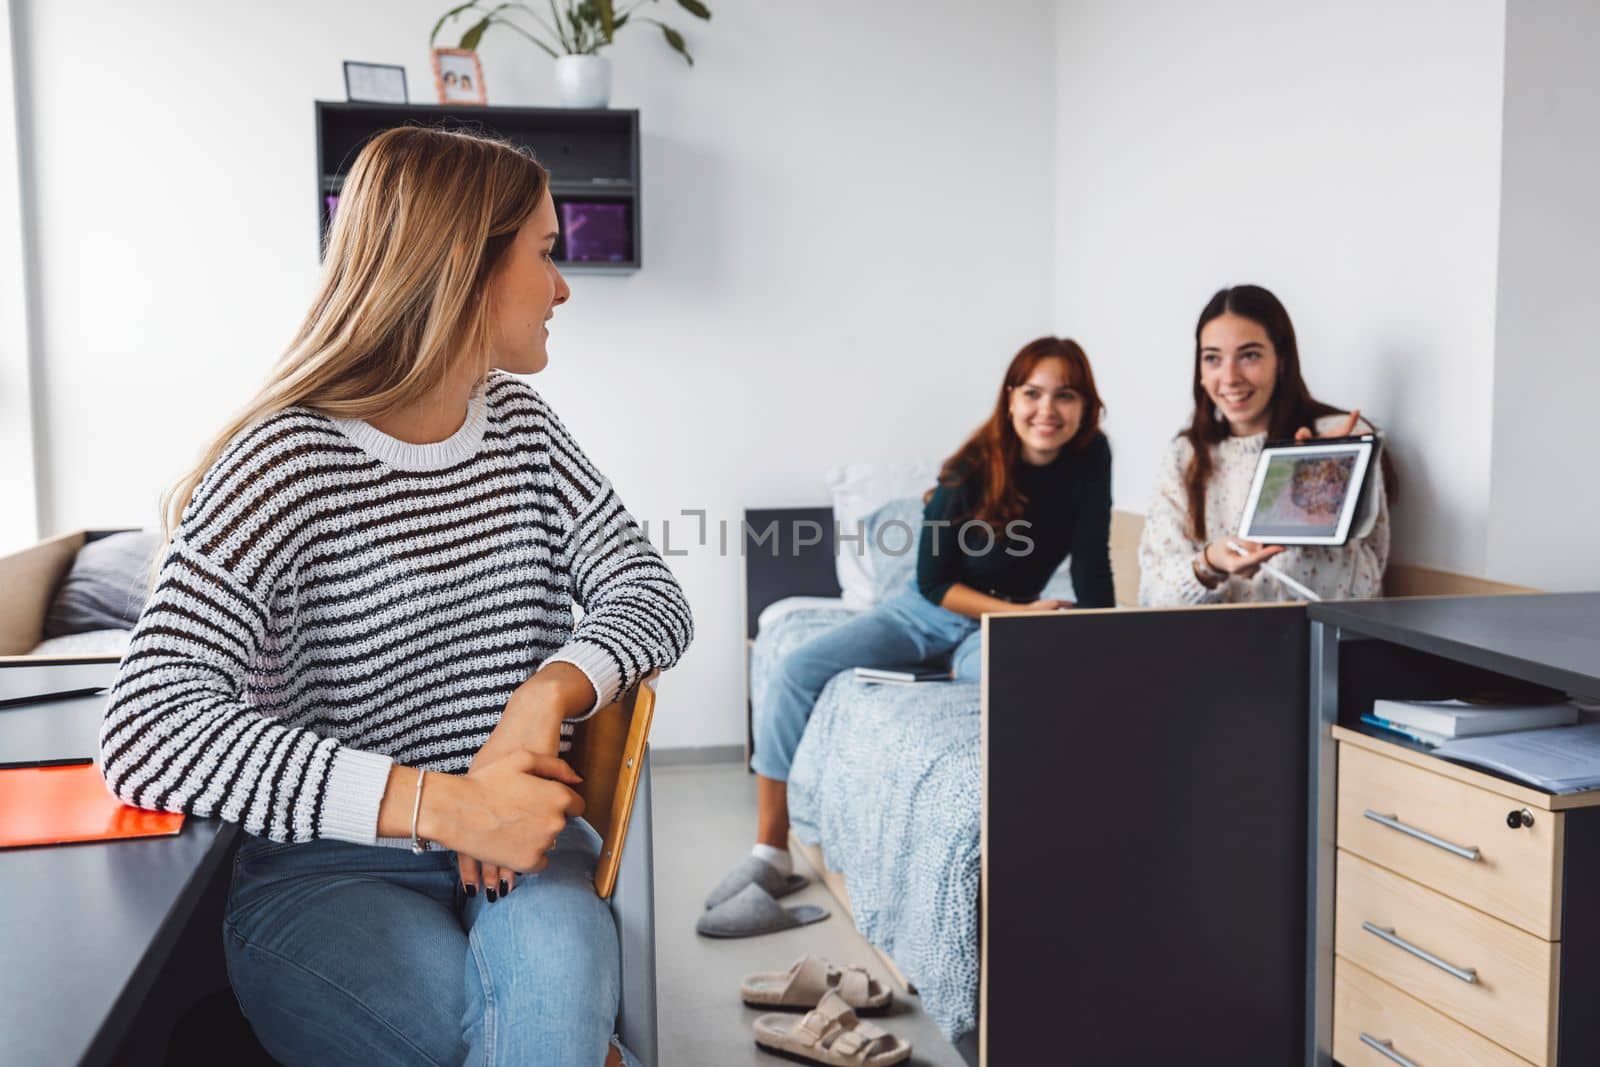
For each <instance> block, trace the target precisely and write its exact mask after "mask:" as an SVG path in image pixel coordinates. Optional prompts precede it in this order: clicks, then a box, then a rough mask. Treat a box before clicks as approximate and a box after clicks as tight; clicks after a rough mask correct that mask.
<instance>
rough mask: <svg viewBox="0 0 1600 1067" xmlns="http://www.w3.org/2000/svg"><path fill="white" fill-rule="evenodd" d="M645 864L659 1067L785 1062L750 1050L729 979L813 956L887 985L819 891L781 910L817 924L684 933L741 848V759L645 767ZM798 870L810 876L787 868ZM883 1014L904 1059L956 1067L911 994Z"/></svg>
mask: <svg viewBox="0 0 1600 1067" xmlns="http://www.w3.org/2000/svg"><path fill="white" fill-rule="evenodd" d="M652 783H653V789H654V814H655V860H656V970H657V1010H658V1013H659V1015H660V1024H659V1025H660V1041H661V1064H662V1067H681V1065H688V1064H714V1065H716V1067H740V1065H743V1064H749V1065H751V1067H776V1065H778V1064H781V1063H784V1062H786V1061H784V1060H781V1059H778V1058H777V1057H774V1056H771V1055H768V1054H767V1053H764V1052H762V1051H761V1050H760V1049H758V1048H756V1046H755V1042H754V1040H753V1038H752V1034H751V1029H750V1024H751V1021H752V1020H754V1019H755V1018H756V1017H757V1016H758V1015H760V1014H761V1013H760V1012H758V1011H756V1010H754V1009H752V1008H746V1007H745V1006H744V1004H743V1003H742V1002H741V1001H740V999H739V980H740V979H741V978H742V977H743V976H744V975H745V974H747V973H749V972H751V971H782V970H786V969H787V968H788V966H789V965H790V964H791V963H793V962H794V961H795V960H796V959H797V958H798V957H800V956H803V955H805V954H806V953H815V954H816V955H819V956H822V957H824V958H825V959H828V960H831V961H833V962H835V963H838V964H860V965H862V966H864V967H866V968H867V969H868V970H869V971H871V972H872V974H873V976H874V977H875V978H877V979H878V980H879V981H880V982H891V981H892V979H891V978H890V976H889V974H888V973H887V972H886V971H885V969H884V967H883V965H882V964H881V963H880V962H879V960H878V957H877V956H876V955H875V954H874V953H873V952H872V949H871V948H870V947H869V946H868V945H867V943H866V941H865V940H864V939H863V938H862V937H861V935H860V934H858V933H857V932H856V930H855V927H854V926H853V925H852V924H851V923H850V920H849V917H848V916H846V915H841V914H839V906H838V903H837V902H836V901H835V900H834V899H833V897H832V896H831V895H830V894H829V893H828V891H827V890H826V889H824V888H822V886H821V884H820V883H815V882H814V884H812V885H810V886H807V887H806V888H805V889H803V890H801V891H800V892H799V893H796V894H795V895H794V896H793V897H792V898H785V900H784V903H785V904H817V905H820V906H822V907H824V908H826V909H827V910H828V911H829V912H830V913H832V914H830V915H829V917H828V918H827V919H824V920H823V921H822V922H820V923H815V924H813V925H810V926H805V927H801V928H800V929H798V930H786V931H784V932H783V933H779V934H768V935H766V936H764V937H752V938H745V939H741V940H737V941H718V940H713V939H710V938H703V937H700V936H699V935H698V934H696V933H695V932H694V920H695V919H696V918H697V917H698V916H699V914H700V912H701V910H702V909H703V908H704V906H705V894H706V891H707V890H708V889H710V888H711V886H712V885H713V884H715V883H716V881H717V880H718V879H720V878H721V877H722V875H723V874H724V873H725V872H726V871H727V870H728V868H730V867H732V866H733V865H734V864H735V863H736V862H738V860H739V859H740V858H741V857H743V856H744V855H746V854H747V853H748V852H749V851H750V845H751V833H752V830H753V827H754V826H755V779H754V778H753V777H752V776H751V775H749V774H747V773H746V772H745V770H744V767H743V765H742V763H740V764H730V763H719V764H709V765H701V766H675V767H659V766H658V767H656V768H655V770H654V774H653V776H652ZM798 868H799V869H800V871H801V873H803V874H808V875H809V874H811V873H812V872H811V871H809V870H807V869H806V868H805V866H804V861H803V860H801V861H798ZM895 997H896V1005H895V1009H894V1011H893V1012H892V1013H891V1014H889V1015H888V1016H886V1017H883V1018H879V1019H874V1020H872V1021H873V1022H876V1023H878V1024H879V1025H881V1026H883V1027H884V1028H885V1029H887V1030H889V1031H890V1032H892V1033H895V1034H898V1035H899V1036H900V1037H902V1038H904V1039H905V1040H907V1041H909V1042H911V1045H912V1047H913V1049H914V1053H913V1055H912V1057H911V1060H910V1062H911V1063H914V1064H919V1065H926V1067H965V1065H966V1060H964V1059H963V1058H962V1056H961V1055H960V1054H959V1053H958V1052H957V1051H956V1049H955V1048H954V1047H953V1046H952V1045H951V1044H950V1042H948V1041H946V1040H945V1039H944V1037H943V1036H942V1035H941V1034H940V1033H939V1030H938V1027H936V1026H934V1024H933V1021H932V1020H931V1019H929V1018H928V1017H927V1016H926V1015H924V1014H923V1013H922V1008H921V1006H920V1005H919V1004H918V1002H917V999H916V998H915V997H908V996H905V995H904V994H903V991H902V990H900V989H898V988H897V989H896V990H895Z"/></svg>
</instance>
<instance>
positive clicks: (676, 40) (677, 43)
mask: <svg viewBox="0 0 1600 1067" xmlns="http://www.w3.org/2000/svg"><path fill="white" fill-rule="evenodd" d="M656 25H658V26H660V27H661V34H662V36H664V37H665V38H666V39H667V43H668V44H670V45H671V46H672V48H673V50H674V51H675V52H677V53H678V54H679V55H680V56H682V57H683V58H684V59H686V60H687V61H688V63H689V66H691V67H692V66H694V57H693V56H691V55H690V54H689V50H688V49H687V48H685V47H684V46H683V34H681V33H679V32H678V31H677V30H675V29H673V28H672V27H671V26H668V25H667V24H666V23H664V22H658V23H656Z"/></svg>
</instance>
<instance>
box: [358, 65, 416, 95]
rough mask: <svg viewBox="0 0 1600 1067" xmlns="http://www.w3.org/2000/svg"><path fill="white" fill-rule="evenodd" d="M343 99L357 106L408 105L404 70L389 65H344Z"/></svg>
mask: <svg viewBox="0 0 1600 1067" xmlns="http://www.w3.org/2000/svg"><path fill="white" fill-rule="evenodd" d="M344 98H345V99H346V100H348V101H350V102H351V103H361V104H409V103H410V102H411V98H410V97H409V96H408V95H407V93H406V68H404V67H397V66H395V65H394V64H392V63H357V62H355V61H354V60H351V59H347V60H345V61H344Z"/></svg>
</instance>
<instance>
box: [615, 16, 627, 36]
mask: <svg viewBox="0 0 1600 1067" xmlns="http://www.w3.org/2000/svg"><path fill="white" fill-rule="evenodd" d="M627 24H628V16H627V15H623V16H622V17H621V18H619V19H617V21H616V22H614V23H612V24H611V30H612V32H613V33H615V32H616V31H617V30H620V29H622V27H624V26H626V25H627Z"/></svg>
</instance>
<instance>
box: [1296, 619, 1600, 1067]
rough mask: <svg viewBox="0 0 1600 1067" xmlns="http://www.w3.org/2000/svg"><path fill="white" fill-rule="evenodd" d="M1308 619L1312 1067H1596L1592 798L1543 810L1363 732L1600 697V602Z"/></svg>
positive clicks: (1475, 775) (1596, 871) (1599, 853)
mask: <svg viewBox="0 0 1600 1067" xmlns="http://www.w3.org/2000/svg"><path fill="white" fill-rule="evenodd" d="M1307 614H1308V616H1309V618H1310V620H1311V636H1310V640H1311V650H1310V651H1311V681H1312V685H1311V715H1310V719H1311V723H1310V727H1311V728H1310V736H1311V761H1310V768H1309V770H1310V775H1309V778H1310V790H1309V796H1308V803H1309V838H1310V841H1309V843H1310V849H1309V864H1308V876H1309V887H1310V892H1309V898H1310V899H1309V907H1308V914H1307V923H1306V926H1307V931H1308V943H1307V955H1308V964H1309V966H1308V968H1307V988H1306V1018H1307V1042H1306V1052H1305V1058H1304V1062H1305V1063H1306V1064H1308V1067H1327V1065H1329V1064H1332V1063H1335V1062H1348V1063H1350V1064H1352V1065H1354V1064H1357V1063H1359V1064H1367V1063H1379V1062H1383V1063H1389V1062H1401V1060H1399V1059H1396V1058H1395V1056H1394V1055H1392V1054H1391V1053H1398V1054H1400V1055H1401V1056H1402V1057H1404V1055H1405V1054H1406V1053H1407V1052H1409V1053H1410V1054H1411V1055H1413V1056H1415V1057H1416V1059H1417V1061H1418V1062H1423V1063H1438V1062H1445V1063H1462V1062H1475V1063H1489V1062H1494V1063H1503V1062H1515V1063H1517V1064H1534V1065H1536V1067H1557V1065H1559V1067H1573V1065H1579V1067H1587V1065H1590V1064H1594V1063H1600V1016H1596V1014H1595V1011H1594V1005H1595V1004H1596V1002H1597V1001H1600V912H1597V911H1596V909H1595V908H1594V907H1593V906H1592V904H1591V901H1592V900H1593V898H1594V892H1595V886H1596V885H1597V884H1600V795H1597V794H1567V795H1562V796H1551V795H1550V794H1546V793H1543V792H1542V791H1539V790H1535V789H1531V788H1530V787H1527V786H1524V785H1522V784H1520V783H1516V782H1511V781H1508V780H1505V779H1503V778H1499V777H1496V776H1494V775H1491V774H1489V773H1487V772H1482V771H1479V770H1478V769H1476V768H1472V767H1468V766H1463V765H1457V764H1452V763H1449V762H1447V761H1445V760H1442V759H1439V758H1438V757H1436V756H1433V755H1432V754H1431V753H1429V752H1427V751H1425V750H1420V749H1419V748H1417V747H1416V746H1412V745H1410V744H1408V743H1405V742H1397V741H1392V740H1389V739H1387V738H1380V737H1376V736H1373V735H1372V733H1371V732H1370V731H1368V730H1367V729H1366V728H1364V727H1363V726H1362V724H1361V723H1360V716H1361V715H1362V714H1363V713H1365V712H1368V711H1371V710H1372V706H1373V701H1374V700H1375V699H1379V698H1394V699H1402V700H1406V699H1437V698H1440V697H1449V696H1458V695H1461V694H1463V693H1471V692H1481V691H1492V692H1499V693H1507V694H1516V693H1518V692H1519V691H1528V692H1529V694H1530V695H1544V696H1560V695H1561V694H1562V693H1567V692H1571V693H1576V694H1580V695H1587V696H1600V594H1596V593H1573V594H1559V595H1543V596H1505V597H1467V598H1440V599H1417V600H1404V601H1372V602H1366V603H1342V604H1332V603H1330V604H1313V605H1311V606H1310V607H1309V608H1308V609H1307ZM1533 687H1543V692H1540V693H1533ZM1519 809H1521V810H1522V813H1523V815H1524V816H1525V817H1526V821H1525V822H1522V823H1520V824H1512V823H1510V822H1509V820H1510V818H1511V817H1512V816H1513V815H1515V814H1517V812H1518V810H1519ZM1375 815H1376V816H1377V817H1376V818H1375V817H1374V816H1375ZM1385 820H1387V821H1385ZM1416 831H1421V833H1418V832H1416ZM1463 842H1464V844H1463ZM1469 846H1470V847H1469ZM1450 924H1454V925H1453V926H1451V925H1450ZM1396 931H1398V934H1397V936H1398V937H1399V938H1400V939H1401V940H1405V939H1406V938H1410V939H1412V940H1410V941H1407V942H1406V944H1404V945H1402V944H1400V943H1399V942H1398V941H1396V940H1394V939H1393V938H1390V937H1388V936H1385V935H1388V934H1395V933H1396ZM1417 944H1425V945H1426V946H1428V951H1429V952H1431V953H1433V954H1434V955H1433V956H1432V958H1429V957H1426V956H1420V957H1419V956H1418V955H1417V954H1416V953H1415V952H1414V948H1413V947H1407V946H1414V945H1417ZM1419 960H1420V961H1421V962H1419ZM1439 960H1444V961H1446V962H1449V961H1452V960H1453V961H1455V962H1454V963H1451V964H1450V966H1448V967H1445V966H1441V965H1440V963H1439V962H1437V961H1439ZM1529 960H1532V961H1535V963H1536V966H1532V967H1528V966H1525V965H1524V963H1525V961H1529ZM1386 1041H1387V1042H1389V1044H1388V1045H1386V1046H1385V1048H1386V1049H1387V1051H1381V1052H1380V1051H1376V1050H1375V1049H1374V1048H1373V1046H1374V1044H1375V1043H1376V1044H1383V1043H1384V1042H1386ZM1447 1047H1448V1048H1449V1050H1450V1051H1449V1052H1444V1051H1441V1050H1442V1049H1445V1048H1447ZM1469 1048H1476V1049H1478V1051H1477V1052H1468V1051H1466V1050H1467V1049H1469ZM1341 1049H1342V1050H1343V1051H1340V1050H1341ZM1513 1053H1515V1055H1514V1056H1513V1055H1512V1054H1513ZM1363 1057H1364V1058H1363Z"/></svg>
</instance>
